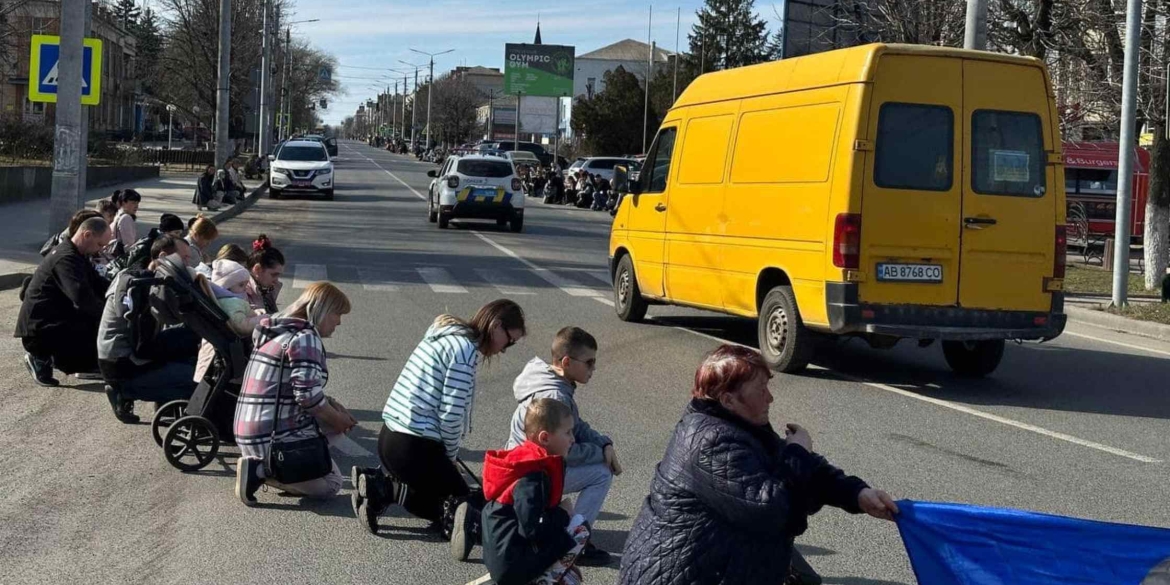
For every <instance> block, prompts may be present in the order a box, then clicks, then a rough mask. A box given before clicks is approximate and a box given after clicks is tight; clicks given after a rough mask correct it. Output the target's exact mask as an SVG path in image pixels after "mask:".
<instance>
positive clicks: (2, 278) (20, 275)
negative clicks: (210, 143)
mask: <svg viewBox="0 0 1170 585" xmlns="http://www.w3.org/2000/svg"><path fill="white" fill-rule="evenodd" d="M267 190H268V181H265V182H264V183H263V184H262V185H260V186H259V187H256V188H255V189H253V190H252V192H251V193H250V194H248V196H247V197H245V198H244V200H243V201H241V202H240V203H237V204H236V205H233V206H232V208H231V209H225V210H223V211H220V212H219V213H216V214H215V215H213V216H211V217H209V218H208V219H210V220H211V221H213V222H215V223H216V224H220V223H222V222H225V221H227V220H229V219H231V218H233V217H236V216H237V215H239V214H241V213H243V212H245V211H247V210H248V208H250V207H252V205H254V204H255V203H256V201H257V200H258V199H260V197H262V196H263V195H264V192H265V191H267ZM34 270H36V266H35V265H30V266H29V269H28V271H27V272H23V271H22V272H12V273H8V274H0V291H6V290H12V289H16V288H20V285H21V283H23V282H24V278H25V277H26V276H28V275H30V274H32V273H33V271H34Z"/></svg>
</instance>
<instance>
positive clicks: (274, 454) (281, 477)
mask: <svg viewBox="0 0 1170 585" xmlns="http://www.w3.org/2000/svg"><path fill="white" fill-rule="evenodd" d="M256 351H259V348H257V349H256ZM287 352H288V343H287V342H286V343H282V344H281V345H280V373H279V374H278V375H277V377H276V380H277V382H276V384H277V385H276V410H275V413H274V417H273V419H272V445H271V447H270V449H269V450H268V460H267V461H265V462H264V474H265V476H266V477H267V478H268V479H271V480H273V481H275V482H278V483H282V484H285V485H288V484H293V483H301V482H303V481H311V480H314V479H319V478H322V477H325V476H326V475H329V473H330V472H331V471H333V458H332V457H330V455H329V440H328V439H326V438H325V435H324V434H322V433H321V427H320V426H319V425H318V424H317V421H316V419H314V420H313V427H314V428H316V429H317V436H316V437H312V438H308V439H297V440H294V441H277V440H276V420H277V419H278V418H280V394H281V390H283V389H284V360H285V359H287V356H288V354H287Z"/></svg>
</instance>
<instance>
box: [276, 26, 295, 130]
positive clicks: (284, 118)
mask: <svg viewBox="0 0 1170 585" xmlns="http://www.w3.org/2000/svg"><path fill="white" fill-rule="evenodd" d="M291 71H292V28H291V27H286V28H285V29H284V87H282V88H281V90H280V124H279V127H280V138H281V140H284V139H285V138H288V135H289V129H290V127H291V126H292V116H290V115H289V113H288V111H289V110H290V109H292V107H291V106H292V96H290V95H289V94H288V78H289V74H290V72H291Z"/></svg>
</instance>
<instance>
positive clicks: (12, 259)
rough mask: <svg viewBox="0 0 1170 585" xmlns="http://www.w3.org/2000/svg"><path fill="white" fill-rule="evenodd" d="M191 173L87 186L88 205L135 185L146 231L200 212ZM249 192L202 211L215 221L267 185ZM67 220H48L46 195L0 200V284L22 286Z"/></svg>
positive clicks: (249, 203)
mask: <svg viewBox="0 0 1170 585" xmlns="http://www.w3.org/2000/svg"><path fill="white" fill-rule="evenodd" d="M196 178H197V177H196V175H195V174H193V173H192V174H182V175H179V174H172V175H167V176H161V177H158V178H154V179H148V180H144V181H135V182H131V183H123V184H121V185H116V186H112V187H103V188H101V189H91V190H89V191H87V192H86V194H85V197H86V204H85V206H86V207H87V208H93V207H94V206H95V205H96V204H97V201H98V200H100V199H105V198H108V197H109V196H110V195H111V194H113V192H114V190H115V189H130V188H132V189H134V190H136V191H138V192H139V193H140V194H141V195H142V204H141V205H140V206H139V208H138V232H139V234H142V235H145V234H146V232H147V230H149V229H150V228H152V227H155V226H157V225H158V218H159V217H160V216H161V215H162V214H164V213H173V214H175V215H177V216H179V217H181V218H183V221H184V222H186V221H187V220H188V219H189V218H191V217H193V216H195V215H196V214H198V213H200V212H199V211H197V210H196V209H195V205H194V204H192V203H191V196H192V194H193V193H194V192H195V182H196ZM250 183H252V185H250V189H249V194H248V196H247V197H246V198H245V199H244V201H243V202H241V203H239V204H238V205H236V206H235V207H232V208H224V209H222V210H220V211H219V212H216V213H214V214H213V212H210V211H203V212H202V213H204V214H206V215H207V216H208V217H210V218H211V219H212V220H213V221H215V222H216V223H221V222H223V221H226V220H228V219H230V218H232V217H235V216H236V215H238V214H240V213H241V212H243V211H244V210H245V209H247V208H248V207H251V206H252V204H253V203H255V202H256V199H258V198H259V197H260V195H261V194H262V193H263V191H264V190H265V189H266V188H267V184H266V183H265V184H263V185H258V184H257V181H255V180H253V181H250ZM64 228H65V226H53V227H52V229H50V226H49V200H48V199H47V198H45V199H37V200H33V201H22V202H20V203H13V204H9V205H2V206H0V234H4V236H3V238H2V241H0V290H8V289H12V288H16V287H18V286H20V283H21V281H23V280H24V277H25V276H26V275H27V274H31V273H32V272H33V271H34V270H36V267H37V265H38V264H39V263H40V261H41V255H40V253H39V252H40V249H41V245H43V244H44V243H45V240H47V239H48V238H49V235H50V234H52V233H56V232H59V231H61V230H62V229H64Z"/></svg>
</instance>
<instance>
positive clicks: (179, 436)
mask: <svg viewBox="0 0 1170 585" xmlns="http://www.w3.org/2000/svg"><path fill="white" fill-rule="evenodd" d="M218 452H219V431H217V430H215V425H213V424H211V421H209V420H207V419H205V418H203V417H201V416H184V417H183V418H180V419H179V420H177V421H175V423H174V424H172V425H171V428H169V429H167V432H166V435H164V436H163V455H165V456H166V458H167V463H170V464H171V465H172V466H173V467H175V468H176V469H178V470H180V471H197V470H200V469H203V468H204V467H207V464H209V463H211V460H212V459H215V454H216V453H218Z"/></svg>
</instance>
